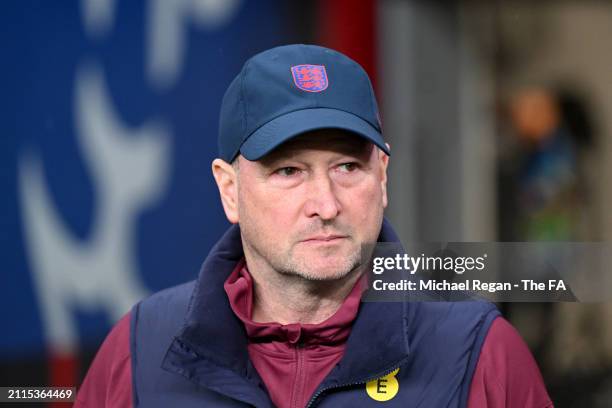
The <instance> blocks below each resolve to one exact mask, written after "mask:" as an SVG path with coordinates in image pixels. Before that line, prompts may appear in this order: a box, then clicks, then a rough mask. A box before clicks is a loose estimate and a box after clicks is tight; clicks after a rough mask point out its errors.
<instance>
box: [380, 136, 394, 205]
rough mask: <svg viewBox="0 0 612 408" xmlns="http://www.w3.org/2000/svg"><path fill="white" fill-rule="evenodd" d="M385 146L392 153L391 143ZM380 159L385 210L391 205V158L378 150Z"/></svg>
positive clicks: (381, 186)
mask: <svg viewBox="0 0 612 408" xmlns="http://www.w3.org/2000/svg"><path fill="white" fill-rule="evenodd" d="M385 144H386V145H387V149H389V151H391V146H390V145H389V143H385ZM378 158H379V161H380V171H381V178H380V188H381V191H382V200H383V208H387V204H388V203H389V200H388V198H387V167H388V166H389V156H387V155H386V154H385V152H383V151H382V150H381V149H378Z"/></svg>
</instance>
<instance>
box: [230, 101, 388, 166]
mask: <svg viewBox="0 0 612 408" xmlns="http://www.w3.org/2000/svg"><path fill="white" fill-rule="evenodd" d="M320 129H342V130H346V131H349V132H352V133H355V134H356V135H358V136H361V137H363V138H365V139H367V140H369V141H370V142H372V143H374V144H375V145H376V146H378V147H379V148H380V149H381V150H382V151H384V152H385V153H386V154H387V155H389V154H390V152H389V149H388V148H387V146H386V145H385V142H384V140H383V138H382V135H381V134H380V132H379V131H378V130H376V128H374V126H372V125H371V124H370V123H368V122H366V121H365V120H363V119H361V118H360V117H359V116H356V115H353V114H352V113H348V112H344V111H341V110H338V109H330V108H311V109H302V110H298V111H294V112H290V113H287V114H285V115H282V116H279V117H278V118H275V119H273V120H271V121H270V122H268V123H266V124H265V125H263V126H261V127H260V128H259V129H257V130H256V131H255V132H253V134H251V136H249V138H248V139H247V140H245V141H244V143H243V144H242V146H241V147H240V153H241V154H242V155H243V156H244V157H245V158H246V159H247V160H251V161H253V160H259V159H261V158H262V157H263V156H265V155H266V154H268V153H270V152H271V151H272V150H274V149H275V148H277V147H278V146H280V145H281V144H283V143H285V142H286V141H288V140H290V139H292V138H294V137H296V136H298V135H300V134H302V133H305V132H309V131H313V130H320Z"/></svg>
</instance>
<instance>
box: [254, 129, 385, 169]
mask: <svg viewBox="0 0 612 408" xmlns="http://www.w3.org/2000/svg"><path fill="white" fill-rule="evenodd" d="M373 148H374V144H373V143H371V142H369V141H367V140H365V139H363V138H362V137H361V136H358V135H354V134H351V133H349V132H344V131H336V132H325V131H314V132H309V133H306V134H303V135H300V136H297V137H296V138H295V139H292V140H290V141H288V142H286V143H284V144H282V145H281V146H279V147H278V148H276V149H275V150H273V151H272V152H270V153H269V154H267V155H266V156H264V157H263V158H261V159H260V160H259V162H261V164H262V165H264V166H266V165H269V164H272V163H274V162H275V161H278V160H290V159H295V158H296V156H298V155H299V154H300V153H302V152H306V151H313V150H315V151H325V152H335V153H339V154H347V155H355V156H361V155H363V156H369V155H370V153H371V151H372V149H373Z"/></svg>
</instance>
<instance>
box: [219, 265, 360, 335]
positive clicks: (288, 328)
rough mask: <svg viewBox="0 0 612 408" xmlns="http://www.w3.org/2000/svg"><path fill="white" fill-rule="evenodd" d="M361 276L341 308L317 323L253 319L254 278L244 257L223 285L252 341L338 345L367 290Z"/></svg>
mask: <svg viewBox="0 0 612 408" xmlns="http://www.w3.org/2000/svg"><path fill="white" fill-rule="evenodd" d="M362 280H363V279H360V280H359V281H358V282H357V284H356V285H355V286H354V287H353V289H352V290H351V292H350V293H349V295H348V296H347V297H346V299H345V300H344V302H343V303H342V305H341V306H340V309H338V311H337V312H336V313H334V314H333V315H332V316H331V317H329V318H328V319H327V320H325V321H323V322H321V323H317V324H301V323H291V324H285V325H283V324H280V323H275V322H269V323H258V322H254V321H253V320H252V319H251V316H252V313H253V278H252V277H251V274H250V273H249V271H248V269H247V266H246V263H245V261H244V259H243V260H242V261H240V262H239V263H238V265H236V268H235V269H234V270H233V271H232V273H231V274H230V276H229V277H228V278H227V280H226V281H225V284H224V285H223V287H224V289H225V293H227V297H228V299H229V302H230V306H231V308H232V310H233V311H234V314H235V315H236V316H237V317H238V318H239V319H240V320H241V321H242V323H243V324H244V327H245V329H246V332H247V336H248V338H249V341H251V342H267V341H282V342H288V343H291V344H295V343H298V342H299V343H302V344H304V345H310V344H324V345H330V346H331V345H336V344H342V343H344V342H346V339H347V338H348V336H349V334H350V332H351V325H352V323H353V321H354V320H355V317H356V316H357V312H358V310H359V302H360V300H361V294H362V293H363V284H362Z"/></svg>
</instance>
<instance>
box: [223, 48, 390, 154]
mask: <svg viewBox="0 0 612 408" xmlns="http://www.w3.org/2000/svg"><path fill="white" fill-rule="evenodd" d="M329 128H333V129H342V130H346V131H349V132H352V133H354V134H355V135H357V136H360V137H363V138H365V139H367V140H369V141H371V142H372V143H374V144H375V145H376V146H378V147H379V148H380V149H381V150H382V151H384V152H385V153H386V154H387V155H389V149H388V148H387V146H386V145H385V142H384V140H383V138H382V129H381V124H380V116H379V113H378V105H377V103H376V98H375V96H374V91H373V90H372V84H371V83H370V79H369V78H368V75H367V74H366V72H365V71H364V70H363V68H362V67H361V66H360V65H359V64H357V63H356V62H355V61H353V60H352V59H350V58H348V57H347V56H346V55H343V54H341V53H339V52H337V51H334V50H331V49H329V48H324V47H319V46H316V45H304V44H294V45H285V46H281V47H276V48H272V49H270V50H267V51H264V52H262V53H259V54H257V55H255V56H253V57H252V58H250V59H249V60H247V61H246V62H245V64H244V66H243V67H242V70H241V71H240V73H239V74H238V76H236V78H234V80H233V81H232V83H231V84H230V86H229V87H228V89H227V91H226V92H225V96H224V97H223V102H222V104H221V114H220V119H219V156H220V157H221V158H222V159H223V160H225V161H226V162H232V161H233V160H234V159H235V158H236V157H237V156H238V155H239V154H242V155H243V156H244V157H245V158H246V159H247V160H259V159H260V158H262V157H263V156H265V155H266V154H268V153H269V152H271V151H272V150H274V149H275V148H276V147H278V146H279V145H281V144H282V143H284V142H286V141H288V140H290V139H292V138H294V137H296V136H298V135H300V134H303V133H305V132H308V131H312V130H318V129H329Z"/></svg>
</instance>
